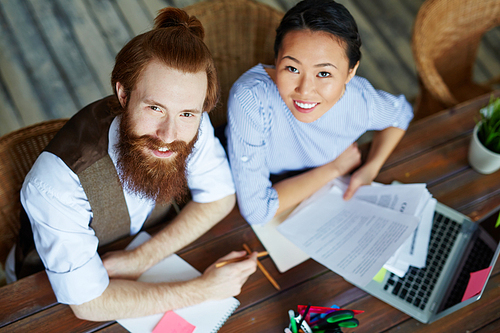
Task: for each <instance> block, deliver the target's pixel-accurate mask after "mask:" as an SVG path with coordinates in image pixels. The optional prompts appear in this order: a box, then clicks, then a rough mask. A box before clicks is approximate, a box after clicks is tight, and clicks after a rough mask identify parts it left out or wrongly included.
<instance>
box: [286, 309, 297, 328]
mask: <svg viewBox="0 0 500 333" xmlns="http://www.w3.org/2000/svg"><path fill="white" fill-rule="evenodd" d="M288 316H289V317H290V324H291V326H292V327H291V329H292V333H298V332H297V322H296V321H295V312H294V311H293V310H288Z"/></svg>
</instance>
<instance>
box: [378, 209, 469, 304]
mask: <svg viewBox="0 0 500 333" xmlns="http://www.w3.org/2000/svg"><path fill="white" fill-rule="evenodd" d="M461 227H462V226H461V224H459V223H458V222H456V221H453V220H451V219H449V218H447V217H444V216H443V215H442V214H440V213H435V214H434V223H433V225H432V231H431V239H430V241H429V250H428V252H427V261H426V266H425V267H424V268H416V267H413V266H410V268H409V269H408V272H407V273H406V275H405V276H404V277H403V278H400V277H398V276H397V275H395V274H393V273H391V275H390V277H389V279H388V280H387V283H386V284H385V286H384V290H387V291H389V292H392V294H394V295H396V296H398V297H399V298H401V299H402V300H404V301H406V302H408V303H409V304H412V305H413V306H415V307H417V308H420V309H422V310H423V309H424V308H425V306H426V304H427V302H428V301H429V297H430V295H431V293H432V290H433V289H434V286H435V285H436V282H437V280H438V278H439V275H440V274H441V271H442V269H443V265H444V263H445V262H446V259H447V258H448V255H449V253H450V251H451V248H452V247H453V244H454V243H455V240H456V239H457V235H458V234H459V232H460V229H461Z"/></svg>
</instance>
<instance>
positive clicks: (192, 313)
mask: <svg viewBox="0 0 500 333" xmlns="http://www.w3.org/2000/svg"><path fill="white" fill-rule="evenodd" d="M150 238H151V236H150V235H149V234H148V233H146V232H141V233H139V234H138V235H137V236H136V238H135V239H134V240H133V241H132V242H131V243H130V244H129V246H128V247H127V249H133V248H134V247H136V246H138V245H140V244H142V243H144V242H145V241H147V240H148V239H150ZM200 275H201V274H200V272H198V271H197V270H196V269H195V268H194V267H193V266H191V265H189V264H188V263H187V262H186V261H184V260H183V259H182V258H181V257H179V256H177V255H175V254H173V255H171V256H170V257H168V258H165V259H164V260H162V261H161V262H159V263H158V264H156V265H155V266H153V267H151V268H150V269H149V270H147V271H146V272H144V273H143V274H142V275H141V277H140V278H139V280H138V281H143V282H156V283H157V282H178V281H185V280H191V279H194V278H196V277H198V276H200ZM239 305H240V302H239V301H238V300H237V299H236V298H234V297H230V298H226V299H224V300H220V301H209V302H204V303H201V304H198V305H194V306H190V307H187V308H182V309H177V310H174V312H175V313H176V314H177V315H179V316H181V317H182V318H183V319H184V320H186V321H187V322H188V323H190V324H191V325H193V326H195V327H196V328H195V329H194V331H193V333H210V332H213V333H215V332H217V331H218V330H219V329H220V328H221V327H222V325H224V323H225V322H226V320H227V319H228V318H229V316H231V314H232V313H233V312H234V310H236V308H237V307H238V306H239ZM163 315H164V314H163V313H160V314H156V315H152V316H146V317H140V318H129V319H120V320H117V322H118V323H119V324H120V325H122V326H123V327H124V328H125V329H127V330H128V331H129V332H133V333H143V332H144V333H146V332H147V333H150V332H152V331H153V329H154V328H155V326H156V325H157V324H158V323H159V322H160V320H161V319H162V317H163Z"/></svg>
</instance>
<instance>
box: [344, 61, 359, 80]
mask: <svg viewBox="0 0 500 333" xmlns="http://www.w3.org/2000/svg"><path fill="white" fill-rule="evenodd" d="M358 67H359V61H358V62H357V63H356V65H354V67H353V68H351V69H350V70H349V73H348V74H347V79H346V81H345V84H347V83H349V81H351V79H352V78H353V77H354V75H356V71H357V70H358Z"/></svg>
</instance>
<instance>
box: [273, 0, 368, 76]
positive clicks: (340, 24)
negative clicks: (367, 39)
mask: <svg viewBox="0 0 500 333" xmlns="http://www.w3.org/2000/svg"><path fill="white" fill-rule="evenodd" d="M297 30H311V31H323V32H327V33H330V34H332V35H333V36H335V37H336V38H337V39H338V41H339V42H340V43H342V44H344V47H345V51H346V56H347V59H348V60H349V68H350V69H351V68H354V66H356V63H357V62H358V61H359V60H360V59H361V51H360V47H361V37H360V36H359V33H358V26H357V25H356V21H354V18H353V17H352V15H351V13H349V11H348V10H347V9H346V8H345V7H344V6H343V5H341V4H339V3H337V2H335V1H332V0H304V1H301V2H299V3H298V4H296V5H295V6H294V7H292V8H291V9H290V10H289V11H288V12H286V14H285V16H284V17H283V19H282V20H281V23H280V25H279V27H278V28H277V29H276V39H275V41H274V57H275V58H277V57H278V53H279V51H280V49H281V44H282V42H283V38H284V37H285V35H286V34H287V33H288V32H290V31H297Z"/></svg>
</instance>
